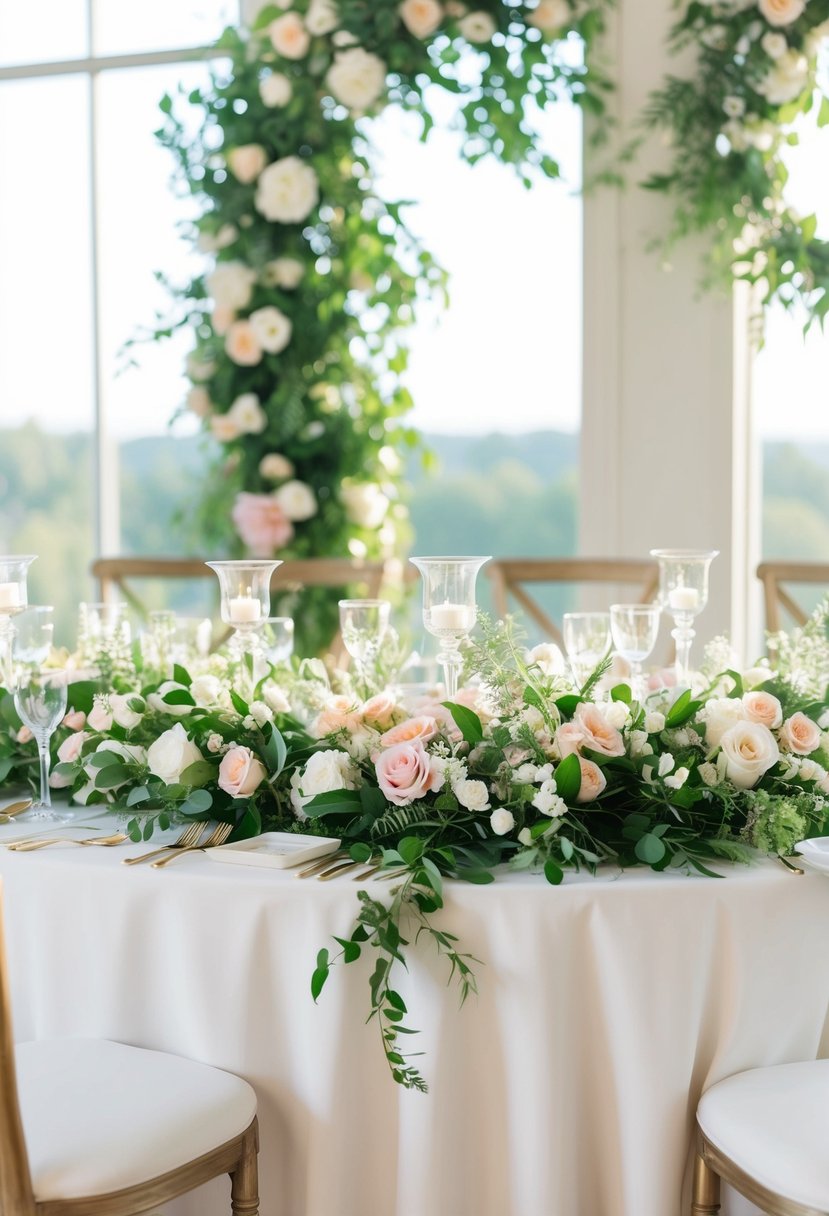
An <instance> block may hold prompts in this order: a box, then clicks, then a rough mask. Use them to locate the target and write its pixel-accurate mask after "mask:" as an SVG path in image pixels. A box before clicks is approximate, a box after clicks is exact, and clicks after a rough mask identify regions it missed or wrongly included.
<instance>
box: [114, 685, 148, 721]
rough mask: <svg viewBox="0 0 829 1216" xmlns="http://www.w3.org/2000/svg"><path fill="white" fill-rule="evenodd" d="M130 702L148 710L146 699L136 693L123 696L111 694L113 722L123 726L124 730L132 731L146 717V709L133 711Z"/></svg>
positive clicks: (115, 693)
mask: <svg viewBox="0 0 829 1216" xmlns="http://www.w3.org/2000/svg"><path fill="white" fill-rule="evenodd" d="M130 702H132V703H133V704H135V705H141V706H143V707H144V708H146V702H145V700H144V698H143V697H141V696H139V695H138V693H136V692H128V693H123V694H122V693H117V692H114V693H111V694H110V698H109V704H110V708H111V709H112V720H113V722H115V723H116V724H117V725H118V726H123V728H124V730H132V728H133V727H134V726H138V724H139V722H140V721H141V719H142V718H143V716H144V709H143V708H142V709H133V707H132V705H131V704H130Z"/></svg>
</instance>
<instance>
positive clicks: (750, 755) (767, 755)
mask: <svg viewBox="0 0 829 1216" xmlns="http://www.w3.org/2000/svg"><path fill="white" fill-rule="evenodd" d="M720 746H721V747H722V754H723V755H724V756H725V760H726V764H725V775H726V777H727V778H728V780H729V781H731V782H732V784H733V785H736V786H737V788H738V789H741V790H748V789H751V788H752V787H753V786H755V785H756V784H757V782H758V781H759V780H760V778H761V777H762V775H763V773H765V772H767V771H768V770H769V769H770V768H772V767H773V765H775V764H776V763H777V761H778V760H779V759H780V751H779V749H778V747H777V740H776V739H775V737H774V735H773V734H772V733H771V731H770V730H769V729H768V727H767V726H761V725H760V723H759V722H738V723H737V724H736V725H735V726H732V727H729V729H728V730H727V731H726V732H725V734H724V735H723V736H722V738H721V740H720Z"/></svg>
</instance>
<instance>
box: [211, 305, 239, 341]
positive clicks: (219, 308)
mask: <svg viewBox="0 0 829 1216" xmlns="http://www.w3.org/2000/svg"><path fill="white" fill-rule="evenodd" d="M235 320H236V313H235V311H234V310H233V309H232V308H228V306H227V305H226V304H217V305H216V307H215V308H214V309H213V315H212V316H211V318H210V322H211V324H212V326H213V329H214V330H215V331H216V333H217V334H218V335H219V337H220V338H223V337H224V336H225V334H226V333H227V331H228V330H229V329H230V327H231V325H232V324H233V322H234V321H235Z"/></svg>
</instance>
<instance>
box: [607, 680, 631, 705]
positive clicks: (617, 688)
mask: <svg viewBox="0 0 829 1216" xmlns="http://www.w3.org/2000/svg"><path fill="white" fill-rule="evenodd" d="M610 699H611V701H622V702H624V704H625V705H630V702H631V700H632V695H631V691H630V685H629V684H616V685H614V687H613V688H611V690H610Z"/></svg>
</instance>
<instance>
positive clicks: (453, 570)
mask: <svg viewBox="0 0 829 1216" xmlns="http://www.w3.org/2000/svg"><path fill="white" fill-rule="evenodd" d="M409 561H410V562H411V563H412V565H413V566H417V568H418V570H419V571H420V575H421V578H422V580H423V624H424V626H425V627H426V632H427V633H431V635H432V637H435V638H438V640H439V641H440V650H439V651H438V662H439V663H440V665H441V667H442V668H443V678H444V684H445V686H446V696H447V698H448V699H449V700H450V701H451V700H453V699H454V698H455V697H456V696H457V695H458V680H459V677H460V673H461V668H462V667H463V659H462V657H461V651H460V647H461V642H463V641H464V640H465V639H466V638H467V637H469V634H470V633H471V632H472V630H473V628H474V627H475V621H476V620H477V617H478V608H477V604H476V600H475V580H476V578H477V577H478V571H479V570H480V568H481V566H483V565H484V563H485V562H488V561H489V558H488V557H410V558H409Z"/></svg>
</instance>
